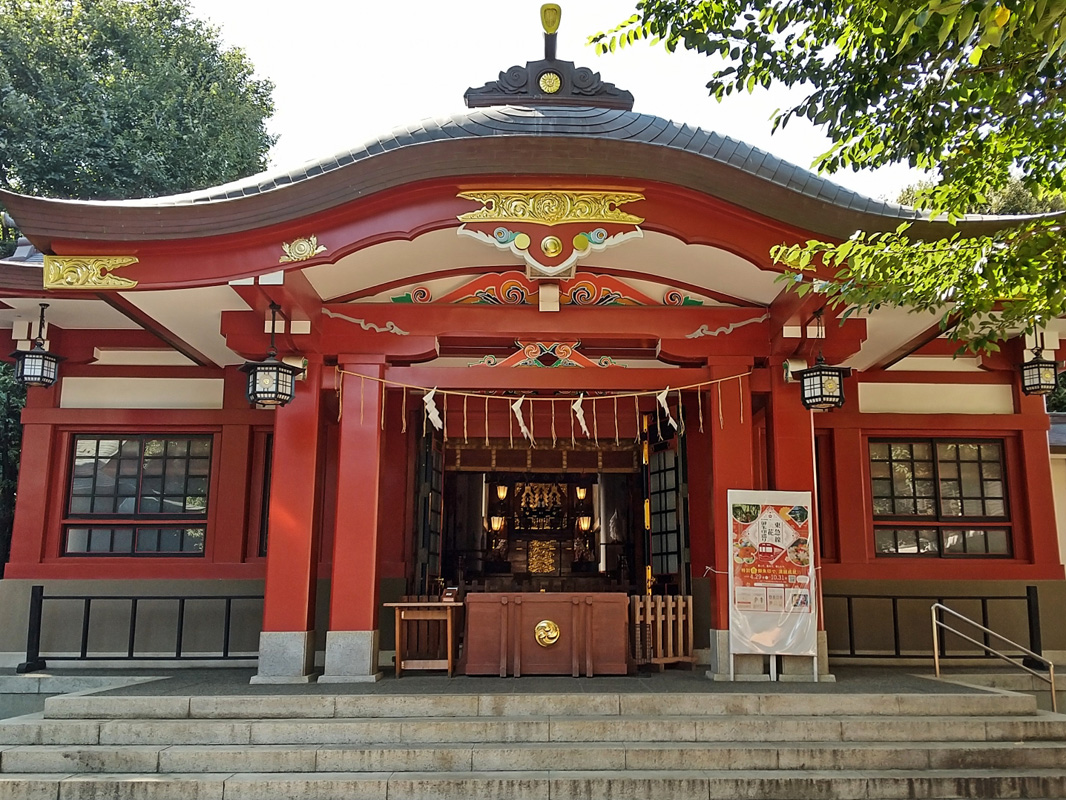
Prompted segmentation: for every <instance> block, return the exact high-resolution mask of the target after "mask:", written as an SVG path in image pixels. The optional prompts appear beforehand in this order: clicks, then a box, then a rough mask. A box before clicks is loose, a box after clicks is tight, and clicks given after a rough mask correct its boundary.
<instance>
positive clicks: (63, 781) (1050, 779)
mask: <svg viewBox="0 0 1066 800" xmlns="http://www.w3.org/2000/svg"><path fill="white" fill-rule="evenodd" d="M1064 795H1066V773H1064V771H1063V770H1062V769H1044V770H1036V769H1032V770H973V769H966V770H930V771H924V772H919V771H910V770H885V771H855V770H849V771H846V772H836V773H832V774H827V773H824V772H816V771H800V770H793V771H783V770H758V771H748V772H744V773H743V774H738V773H737V772H722V771H710V770H707V771H703V770H685V771H681V772H679V771H673V770H671V771H664V770H648V771H645V770H633V771H630V772H626V773H625V774H612V773H607V772H602V771H601V772H579V771H529V772H453V773H443V774H442V773H433V772H378V773H351V772H318V773H287V774H278V773H255V772H245V773H229V774H226V773H219V774H213V775H191V774H187V773H186V774H179V773H165V774H159V773H149V774H143V773H135V774H134V773H131V774H125V775H113V774H96V775H49V774H29V773H23V774H0V800H15V799H16V798H17V800H37V799H38V798H42V799H43V798H48V800H55V798H56V797H61V798H62V800H101V799H102V798H123V800H163V798H168V799H169V798H175V799H179V798H180V799H184V798H189V799H190V800H192V799H194V798H195V800H223V797H224V798H225V800H292V798H301V800H305V799H306V800H334V798H338V797H343V798H345V800H380V798H383V797H386V796H387V797H388V798H389V800H428V798H434V800H450V799H451V798H456V800H459V799H460V798H461V800H470V799H471V798H497V797H507V798H509V799H511V800H548V798H549V797H550V798H551V800H578V798H580V799H581V800H587V798H590V797H616V798H622V797H668V798H671V799H672V800H689V799H690V798H699V799H700V800H849V799H851V798H865V799H866V800H897V799H900V800H902V798H912V797H923V798H938V799H939V800H949V799H950V800H954V799H955V798H971V797H994V798H1051V797H1062V796H1064Z"/></svg>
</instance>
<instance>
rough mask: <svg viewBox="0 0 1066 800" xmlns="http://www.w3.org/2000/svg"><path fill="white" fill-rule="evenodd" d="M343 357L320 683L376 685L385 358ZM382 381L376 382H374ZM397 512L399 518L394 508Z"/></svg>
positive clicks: (379, 675)
mask: <svg viewBox="0 0 1066 800" xmlns="http://www.w3.org/2000/svg"><path fill="white" fill-rule="evenodd" d="M369 361H370V359H368V358H367V357H366V356H361V357H345V356H341V357H339V358H338V364H339V366H340V367H341V369H343V370H345V371H346V372H350V373H357V374H358V375H364V376H366V379H362V378H359V377H357V375H353V374H347V375H344V376H343V390H342V395H341V419H340V426H339V434H338V435H339V437H340V442H339V445H340V446H339V450H338V455H337V516H336V526H335V529H334V535H333V575H332V580H331V589H330V606H329V631H328V632H327V633H326V666H325V671H324V673H323V675H322V676H321V677H320V678H319V682H320V683H343V682H352V681H367V680H377V679H378V678H379V677H381V673H380V672H378V577H379V576H378V526H379V522H380V518H379V507H380V502H379V498H380V496H381V478H382V463H381V462H382V458H383V457H384V455H385V454H384V447H383V443H384V431H383V428H384V425H383V419H384V418H383V416H382V410H383V407H384V404H383V397H382V390H383V386H384V384H382V383H381V382H380V379H381V378H384V376H385V365H384V363H383V361H378V362H377V363H368V362H369ZM375 378H376V379H379V380H374V379H375ZM394 513H400V512H399V510H398V509H394Z"/></svg>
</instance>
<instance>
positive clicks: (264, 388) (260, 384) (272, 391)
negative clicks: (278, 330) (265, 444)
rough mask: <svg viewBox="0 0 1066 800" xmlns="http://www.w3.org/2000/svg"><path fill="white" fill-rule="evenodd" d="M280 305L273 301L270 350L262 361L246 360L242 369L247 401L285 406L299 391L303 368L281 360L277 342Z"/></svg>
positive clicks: (271, 307)
mask: <svg viewBox="0 0 1066 800" xmlns="http://www.w3.org/2000/svg"><path fill="white" fill-rule="evenodd" d="M280 310H281V306H279V305H278V304H277V303H273V302H272V303H271V304H270V351H269V352H268V353H267V357H266V358H265V359H263V360H262V361H247V362H245V364H244V366H242V367H241V372H246V373H248V388H247V390H246V393H247V396H248V402H249V403H252V404H254V405H260V406H283V405H285V404H286V403H288V402H289V401H290V400H292V398H293V396H294V395H295V393H296V387H295V380H296V376H297V375H299V374H300V373H301V372H303V370H301V369H300V368H299V367H294V366H293V365H292V364H286V363H285V362H284V361H278V359H277V355H278V349H277V347H275V346H274V329H275V327H276V325H277V320H278V311H280Z"/></svg>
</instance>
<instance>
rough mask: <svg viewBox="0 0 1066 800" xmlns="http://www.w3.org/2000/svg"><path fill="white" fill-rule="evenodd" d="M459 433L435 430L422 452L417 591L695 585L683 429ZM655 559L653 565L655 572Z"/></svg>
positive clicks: (666, 589) (647, 424) (672, 590)
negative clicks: (531, 440) (590, 436)
mask: <svg viewBox="0 0 1066 800" xmlns="http://www.w3.org/2000/svg"><path fill="white" fill-rule="evenodd" d="M644 417H645V419H643V420H642V421H643V424H642V425H641V426H640V427H641V430H640V434H639V436H634V435H632V434H630V435H629V436H628V437H626V438H621V436H619V438H618V439H617V440H616V439H615V438H614V433H613V429H612V431H611V434H610V438H608V439H607V440H605V441H599V442H595V441H588V440H582V439H579V438H575V439H573V440H572V439H571V438H570V437H569V436H567V438H566V439H565V440H564V439H561V438H559V437H556V440H555V441H554V442H552V440H551V439H548V440H547V441H543V442H539V443H538V446H537V447H532V446H530V445H529V444H528V443H527V442H525V440H522V439H520V440H518V441H514V440H513V439H511V438H510V437H509V438H507V439H496V438H489V439H487V440H486V439H479V440H478V441H476V442H475V441H474V440H473V439H469V438H466V439H463V438H459V439H455V438H451V439H448V440H445V439H444V437H443V435H441V434H439V433H437V432H435V431H432V430H430V431H429V433H427V434H425V435H423V436H422V437H421V441H420V443H419V458H418V459H417V463H416V467H415V468H416V471H417V475H416V493H415V503H416V508H415V523H416V524H415V530H414V542H413V548H412V552H413V553H414V555H415V558H414V563H413V564H412V565H411V566H412V569H411V570H410V572H409V586H410V587H411V591H412V593H413V594H419V595H423V594H424V595H435V594H440V591H441V589H442V587H444V586H457V587H462V588H463V589H464V590H465V591H466V592H481V591H488V592H541V591H545V592H625V593H627V594H645V593H646V592H647V591H648V589H649V580H648V579H649V575H650V577H651V583H650V588H651V591H652V592H653V593H655V594H688V593H689V592H690V584H691V577H690V564H689V547H688V519H687V517H688V503H687V469H686V464H685V457H684V443H683V437H680V436H676V435H674V432H673V430H672V429H670V428H667V431H668V432H663V431H660V430H659V429H658V427H657V425H656V420H655V418H654V416H653V415H644ZM649 569H650V572H649Z"/></svg>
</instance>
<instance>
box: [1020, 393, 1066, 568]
mask: <svg viewBox="0 0 1066 800" xmlns="http://www.w3.org/2000/svg"><path fill="white" fill-rule="evenodd" d="M1014 384H1015V390H1014V395H1015V407H1016V408H1017V410H1018V413H1019V414H1025V415H1030V416H1034V417H1036V418H1037V419H1040V420H1041V421H1042V422H1043V421H1046V424H1047V425H1048V426H1050V420H1049V419H1048V416H1047V412H1046V411H1045V408H1044V398H1043V397H1039V396H1036V395H1033V396H1028V395H1025V394H1024V393H1023V392H1022V391H1021V379H1020V377H1019V376H1018V375H1017V374H1016V375H1015V379H1014ZM1020 439H1021V442H1020V444H1021V451H1022V452H1021V468H1022V475H1023V476H1024V478H1023V485H1024V486H1025V491H1024V492H1023V493H1022V494H1021V498H1022V505H1023V506H1024V513H1025V516H1026V517H1027V518H1028V521H1029V537H1028V542H1027V544H1028V549H1029V553H1028V556H1029V560H1030V562H1031V563H1033V564H1040V565H1047V566H1055V565H1058V564H1061V563H1062V555H1061V554H1060V553H1059V542H1058V536H1057V529H1056V525H1055V491H1054V488H1053V484H1052V481H1051V455H1050V451H1049V448H1048V434H1047V427H1045V426H1043V425H1042V426H1041V428H1040V429H1039V430H1030V429H1028V428H1026V429H1023V430H1022V431H1021V436H1020Z"/></svg>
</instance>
